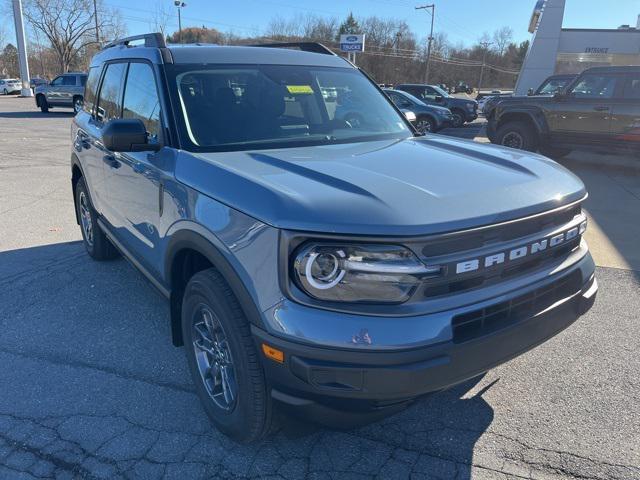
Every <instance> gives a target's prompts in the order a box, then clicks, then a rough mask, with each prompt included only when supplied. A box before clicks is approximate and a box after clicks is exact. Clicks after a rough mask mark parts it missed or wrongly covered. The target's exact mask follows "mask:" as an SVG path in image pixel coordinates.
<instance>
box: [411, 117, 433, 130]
mask: <svg viewBox="0 0 640 480" xmlns="http://www.w3.org/2000/svg"><path fill="white" fill-rule="evenodd" d="M416 130H418V132H420V133H432V132H435V130H436V128H435V122H434V121H433V120H432V119H431V118H429V117H418V121H417V122H416Z"/></svg>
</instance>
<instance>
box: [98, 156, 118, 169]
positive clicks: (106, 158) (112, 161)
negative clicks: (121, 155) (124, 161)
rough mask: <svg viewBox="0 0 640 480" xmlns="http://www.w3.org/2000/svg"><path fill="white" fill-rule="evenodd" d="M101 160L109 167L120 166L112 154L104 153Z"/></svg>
mask: <svg viewBox="0 0 640 480" xmlns="http://www.w3.org/2000/svg"><path fill="white" fill-rule="evenodd" d="M102 161H103V162H104V163H106V164H107V165H109V167H110V168H120V162H119V161H118V160H116V157H114V156H113V155H105V156H104V157H102Z"/></svg>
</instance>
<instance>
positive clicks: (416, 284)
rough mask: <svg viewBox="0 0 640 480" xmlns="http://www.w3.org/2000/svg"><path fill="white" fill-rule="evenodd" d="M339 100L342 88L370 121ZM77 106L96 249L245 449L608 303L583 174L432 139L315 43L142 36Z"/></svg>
mask: <svg viewBox="0 0 640 480" xmlns="http://www.w3.org/2000/svg"><path fill="white" fill-rule="evenodd" d="M137 42H143V43H142V45H138V46H136V43H137ZM283 47H286V48H283ZM294 47H297V49H294ZM327 89H330V90H332V91H333V90H335V91H336V92H338V93H339V95H340V94H341V92H342V93H344V92H349V94H350V95H349V96H351V97H352V101H353V105H352V107H353V108H355V106H356V105H357V108H359V109H360V113H361V115H360V117H361V121H360V122H358V123H357V125H352V124H350V123H349V122H348V121H347V120H344V119H342V118H340V117H339V116H338V115H336V111H337V110H338V108H337V106H336V103H338V102H336V101H335V100H333V101H328V100H327V95H323V93H322V92H323V90H324V91H327ZM84 98H85V101H84V105H83V110H82V111H81V112H80V113H78V114H77V115H76V116H75V118H74V121H73V127H72V142H73V149H72V154H71V181H72V186H73V195H74V199H75V205H76V214H77V220H78V223H79V224H80V226H81V231H82V236H83V239H84V245H85V247H86V250H87V252H88V253H89V255H90V256H91V257H93V258H94V259H96V260H105V259H110V258H113V257H114V256H115V255H116V252H120V253H121V254H122V255H123V256H125V257H126V258H127V259H129V260H130V261H131V263H133V265H135V266H136V267H137V269H139V270H140V271H141V272H142V273H143V274H144V276H146V277H147V278H148V279H149V281H150V282H151V283H152V284H153V285H155V287H157V289H158V290H159V291H160V292H161V293H162V294H163V295H164V296H166V297H167V299H168V303H169V306H170V308H169V310H170V322H171V331H172V336H173V342H174V344H175V345H184V346H185V350H186V356H187V361H188V365H189V368H190V371H191V374H192V376H193V381H194V384H195V388H196V392H197V394H198V396H199V397H200V399H201V400H202V404H203V407H204V409H205V410H206V412H207V414H208V415H209V417H210V418H211V420H212V422H213V423H214V424H215V425H216V426H217V427H218V428H219V429H220V430H221V431H222V432H224V433H226V434H227V435H229V436H231V437H232V438H234V439H236V440H238V441H241V442H251V441H256V440H257V439H259V438H261V437H263V436H264V435H265V434H266V433H267V432H269V429H270V425H271V422H272V420H271V419H272V412H273V411H274V406H276V405H280V406H283V405H284V406H287V409H288V411H290V412H296V413H298V414H300V415H303V416H304V417H305V418H314V419H317V420H319V421H322V422H324V423H326V424H330V425H334V426H347V425H350V424H354V423H360V422H366V421H370V420H371V419H374V418H379V417H380V416H381V415H385V414H389V413H391V412H395V411H397V410H399V409H401V408H403V407H405V406H407V405H408V404H410V403H411V402H412V401H413V400H415V399H416V398H418V397H420V396H422V395H425V394H427V393H430V392H435V391H438V390H442V389H444V388H446V387H448V386H451V385H454V384H456V383H459V382H462V381H464V380H466V379H469V378H472V377H475V376H477V375H479V374H481V373H482V372H485V371H486V370H488V369H490V368H493V367H495V366H496V365H499V364H501V363H503V362H505V361H507V360H509V359H511V358H513V357H515V356H517V355H519V354H521V353H523V352H525V351H527V350H529V349H531V348H533V347H535V346H536V345H538V344H540V343H542V342H544V341H545V340H547V339H549V338H550V337H552V336H554V335H555V334H557V333H558V332H560V331H562V330H563V329H565V328H566V327H568V326H569V325H570V324H571V323H572V322H574V321H575V320H576V319H577V318H578V317H579V316H580V315H581V314H583V313H584V312H585V311H587V310H588V309H589V308H590V306H591V305H592V302H593V300H594V299H595V295H596V290H597V283H596V280H595V278H594V263H593V261H592V259H591V256H590V254H589V252H588V249H587V245H586V243H585V241H584V239H583V238H582V237H583V233H584V231H585V228H586V217H585V214H584V212H583V211H582V208H581V205H582V202H583V201H584V199H585V197H586V192H585V188H584V185H583V184H582V182H581V181H580V180H579V179H578V178H576V177H575V176H574V175H572V174H571V173H569V172H568V171H566V170H565V169H564V168H562V167H560V166H559V165H557V164H556V163H554V162H552V161H551V160H548V159H547V158H544V157H541V156H538V155H535V154H530V153H525V152H520V151H517V150H512V149H507V148H502V147H495V146H484V145H480V144H476V143H473V142H468V141H461V140H454V139H450V138H446V137H440V136H438V135H426V136H422V135H419V134H418V133H417V132H415V130H413V129H412V127H411V125H410V123H409V122H408V121H407V120H406V118H404V116H403V115H402V113H401V112H400V111H399V110H397V108H396V107H395V106H394V105H393V103H392V102H391V101H390V100H389V99H388V98H387V97H386V95H384V93H382V92H381V91H380V89H379V88H378V87H377V86H376V85H375V83H373V82H372V81H371V80H370V79H369V78H368V77H367V76H366V75H365V74H364V73H363V72H361V71H360V70H359V69H358V68H356V67H355V66H354V65H352V64H351V63H349V62H347V61H346V60H345V59H343V58H341V57H339V56H336V55H334V54H333V53H332V52H331V51H330V50H328V49H326V48H324V47H323V46H321V45H319V44H312V43H300V44H277V45H263V46H242V47H227V46H224V47H223V46H211V45H208V46H198V45H180V46H166V45H165V43H164V40H163V37H162V36H161V35H160V34H147V35H144V36H139V37H129V38H126V39H123V40H118V41H115V42H113V43H111V44H109V45H107V46H106V47H105V48H104V49H103V50H102V51H101V52H100V53H98V54H97V55H96V56H95V57H94V58H93V60H92V63H91V69H90V72H89V77H88V81H87V86H86V92H85V97H84Z"/></svg>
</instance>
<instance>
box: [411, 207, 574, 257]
mask: <svg viewBox="0 0 640 480" xmlns="http://www.w3.org/2000/svg"><path fill="white" fill-rule="evenodd" d="M580 212H581V207H580V205H575V206H573V207H570V208H567V209H565V210H560V211H557V212H552V213H549V214H546V215H538V216H535V217H532V218H526V219H523V220H520V221H515V222H509V223H505V224H502V225H496V226H492V227H489V228H483V229H480V230H478V231H470V232H462V233H460V234H452V235H445V236H443V237H442V238H438V239H435V240H432V241H429V242H427V243H426V244H425V245H423V246H422V252H421V253H422V255H423V257H424V258H431V257H437V256H439V255H449V254H454V253H459V252H464V251H466V250H473V249H476V248H482V247H484V246H486V245H489V244H492V243H495V244H499V243H503V242H509V241H511V240H515V239H516V238H520V237H526V236H527V235H533V234H535V233H538V232H542V231H544V230H547V229H550V228H553V227H561V226H562V225H566V224H567V223H569V222H570V221H571V220H572V219H573V218H574V217H575V216H576V215H580Z"/></svg>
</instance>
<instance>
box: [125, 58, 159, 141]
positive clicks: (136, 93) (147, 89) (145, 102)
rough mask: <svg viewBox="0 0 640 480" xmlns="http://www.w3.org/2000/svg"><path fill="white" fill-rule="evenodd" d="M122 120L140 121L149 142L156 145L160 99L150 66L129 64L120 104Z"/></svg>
mask: <svg viewBox="0 0 640 480" xmlns="http://www.w3.org/2000/svg"><path fill="white" fill-rule="evenodd" d="M122 107H123V108H122V118H138V119H140V120H142V123H144V125H145V127H146V128H147V133H148V134H149V141H150V142H152V143H157V141H158V134H159V133H160V99H159V98H158V91H157V90H156V82H155V79H154V75H153V70H152V69H151V66H150V65H149V64H147V63H131V64H130V65H129V73H128V74H127V85H126V87H125V90H124V101H123V103H122Z"/></svg>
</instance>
